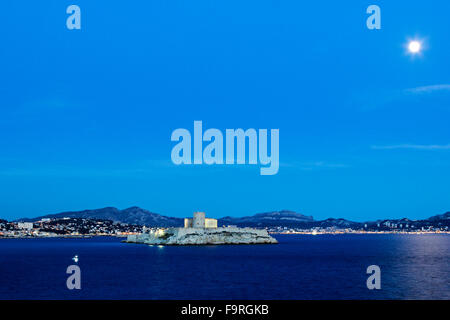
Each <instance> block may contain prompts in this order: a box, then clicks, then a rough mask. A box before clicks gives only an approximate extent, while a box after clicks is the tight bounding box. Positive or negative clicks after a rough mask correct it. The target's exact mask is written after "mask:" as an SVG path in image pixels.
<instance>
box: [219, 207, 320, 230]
mask: <svg viewBox="0 0 450 320" xmlns="http://www.w3.org/2000/svg"><path fill="white" fill-rule="evenodd" d="M313 222H314V219H313V217H311V216H305V215H303V214H301V213H297V212H294V211H289V210H281V211H273V212H265V213H257V214H255V215H253V216H247V217H224V218H221V219H219V221H218V225H220V226H222V225H235V226H238V227H272V226H282V227H284V226H286V227H287V226H289V227H303V226H307V225H309V224H311V223H313Z"/></svg>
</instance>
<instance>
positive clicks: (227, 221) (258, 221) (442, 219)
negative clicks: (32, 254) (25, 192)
mask: <svg viewBox="0 0 450 320" xmlns="http://www.w3.org/2000/svg"><path fill="white" fill-rule="evenodd" d="M43 218H51V219H62V218H84V219H103V220H112V221H114V222H121V223H127V224H137V225H145V226H149V227H182V226H183V225H184V223H183V218H175V217H167V216H164V215H161V214H158V213H153V212H150V211H148V210H145V209H142V208H139V207H131V208H128V209H124V210H119V209H117V208H114V207H106V208H101V209H94V210H83V211H70V212H62V213H56V214H48V215H45V216H40V217H36V218H24V219H19V220H17V221H30V222H31V221H38V220H41V219H43ZM387 221H389V222H390V223H391V224H392V223H394V224H403V225H405V224H407V223H409V224H414V225H416V226H429V225H436V226H450V212H447V213H444V214H440V215H435V216H432V217H430V218H428V219H424V220H410V219H407V218H403V219H385V220H378V221H371V222H354V221H350V220H346V219H342V218H340V219H336V218H328V219H325V220H314V219H313V217H312V216H306V215H303V214H301V213H297V212H294V211H289V210H281V211H272V212H264V213H257V214H255V215H253V216H245V217H230V216H227V217H223V218H221V219H218V223H217V224H218V226H223V225H235V226H238V227H256V228H265V227H287V228H305V229H309V228H314V227H321V228H327V227H338V228H353V229H355V228H361V227H363V226H364V225H365V224H367V225H368V226H374V225H383V224H384V223H385V222H387Z"/></svg>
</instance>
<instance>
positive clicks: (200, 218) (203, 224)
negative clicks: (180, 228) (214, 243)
mask: <svg viewBox="0 0 450 320" xmlns="http://www.w3.org/2000/svg"><path fill="white" fill-rule="evenodd" d="M184 227H185V228H217V219H210V218H205V213H204V212H194V217H193V218H192V219H191V218H185V219H184Z"/></svg>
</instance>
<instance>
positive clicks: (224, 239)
mask: <svg viewBox="0 0 450 320" xmlns="http://www.w3.org/2000/svg"><path fill="white" fill-rule="evenodd" d="M124 242H127V243H141V244H148V245H222V244H275V243H278V241H277V240H276V239H275V238H273V237H271V236H270V235H269V234H268V232H267V230H265V229H254V228H237V227H224V228H167V229H159V230H150V231H149V232H144V233H141V234H135V235H129V236H128V237H127V239H126V240H124Z"/></svg>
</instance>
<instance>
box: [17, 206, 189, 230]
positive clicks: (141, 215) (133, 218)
mask: <svg viewBox="0 0 450 320" xmlns="http://www.w3.org/2000/svg"><path fill="white" fill-rule="evenodd" d="M43 218H51V219H58V218H61V219H62V218H84V219H94V218H95V219H103V220H112V221H114V222H121V223H128V224H138V225H146V226H158V227H181V226H183V219H182V218H174V217H166V216H163V215H160V214H158V213H153V212H150V211H148V210H145V209H142V208H139V207H131V208H127V209H124V210H119V209H117V208H114V207H106V208H101V209H94V210H83V211H69V212H61V213H56V214H48V215H45V216H40V217H36V218H23V219H19V220H18V221H38V220H41V219H43Z"/></svg>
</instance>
